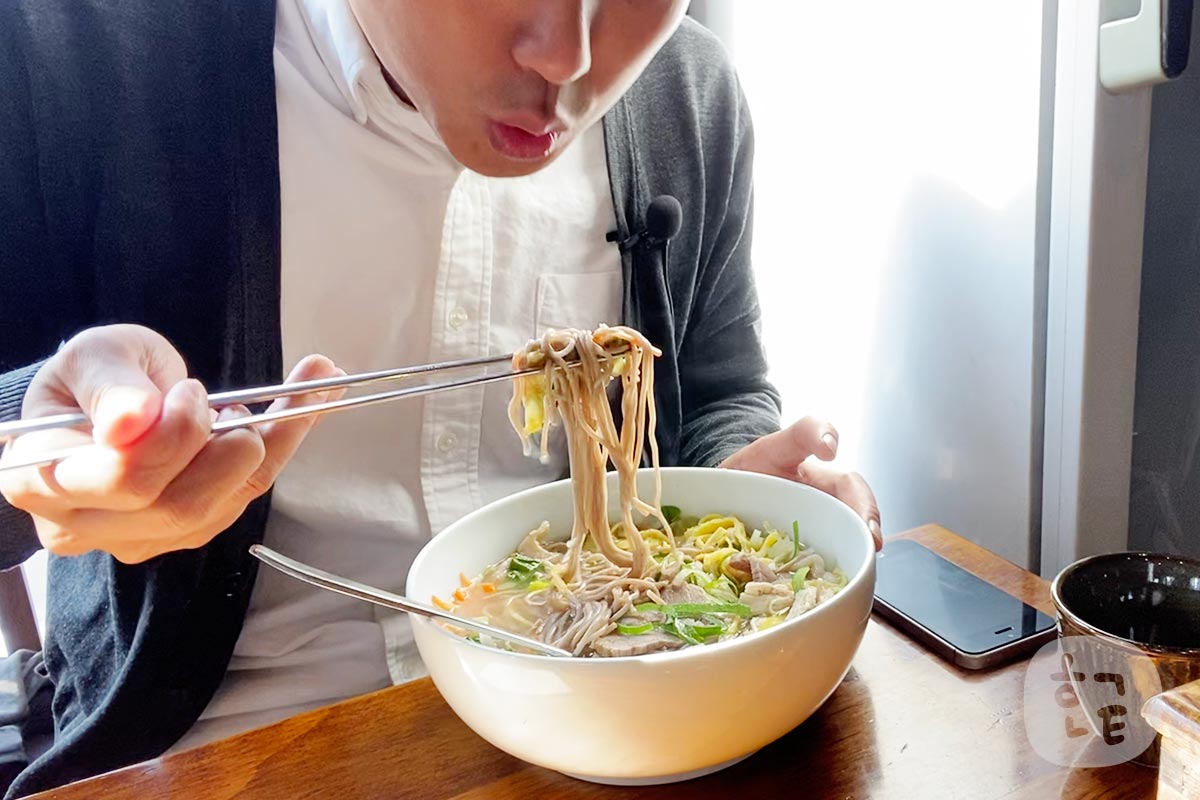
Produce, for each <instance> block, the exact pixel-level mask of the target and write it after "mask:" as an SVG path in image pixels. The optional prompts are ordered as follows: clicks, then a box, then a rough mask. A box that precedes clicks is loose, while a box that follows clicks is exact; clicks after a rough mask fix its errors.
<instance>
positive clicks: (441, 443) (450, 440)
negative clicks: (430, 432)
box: [437, 431, 458, 453]
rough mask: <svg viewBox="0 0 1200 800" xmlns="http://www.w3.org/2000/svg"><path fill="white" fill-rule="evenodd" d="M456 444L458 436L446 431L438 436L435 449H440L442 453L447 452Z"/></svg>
mask: <svg viewBox="0 0 1200 800" xmlns="http://www.w3.org/2000/svg"><path fill="white" fill-rule="evenodd" d="M457 445H458V437H457V436H455V435H454V434H453V433H450V432H449V431H446V432H445V433H443V434H442V435H441V436H439V437H438V440H437V449H438V450H441V451H442V452H443V453H449V452H450V451H451V450H453V449H454V448H455V446H457Z"/></svg>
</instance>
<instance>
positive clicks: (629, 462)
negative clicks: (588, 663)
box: [434, 327, 846, 656]
mask: <svg viewBox="0 0 1200 800" xmlns="http://www.w3.org/2000/svg"><path fill="white" fill-rule="evenodd" d="M657 355H659V351H658V350H657V349H655V348H654V346H653V345H651V344H650V342H648V341H647V340H646V339H645V337H643V336H642V335H641V334H640V333H638V332H637V331H635V330H632V329H630V328H625V327H616V328H609V327H601V328H599V329H597V330H596V331H595V332H587V331H578V330H561V331H548V332H547V333H546V334H545V335H544V336H543V337H542V339H541V340H540V341H535V342H531V343H530V344H529V346H527V347H526V348H525V349H524V350H522V351H520V352H518V353H517V354H516V355H515V356H514V358H513V368H514V369H517V370H525V369H529V368H531V367H532V368H538V367H542V368H543V369H542V371H541V372H539V373H532V374H530V375H525V376H522V377H520V378H518V379H517V381H516V385H515V386H514V390H513V398H512V401H511V403H510V404H509V417H510V419H511V421H512V423H513V427H514V429H515V430H516V431H517V433H518V434H519V435H520V437H521V440H522V443H523V446H524V448H525V452H526V454H527V455H528V454H531V453H532V452H533V449H534V443H533V437H534V436H539V437H540V442H539V443H538V448H539V450H540V453H541V456H542V457H543V459H544V458H546V456H547V453H548V450H547V448H548V438H549V433H550V430H551V429H552V428H553V427H554V426H556V425H561V426H562V428H563V431H564V433H565V434H566V439H567V450H568V455H569V463H570V468H571V483H572V489H573V494H574V518H573V522H572V528H571V535H570V537H569V538H568V539H567V540H566V541H554V540H552V539H551V537H550V526H549V524H547V523H543V524H542V525H540V526H539V527H538V528H537V529H535V530H534V531H532V532H531V533H530V534H529V535H528V536H526V537H525V539H524V540H523V541H522V542H521V544H520V546H519V547H518V548H517V551H516V553H514V554H513V555H512V556H510V557H508V558H506V559H504V560H503V561H501V562H499V563H497V564H494V565H492V566H490V567H488V569H486V570H484V572H483V574H482V575H480V576H479V577H478V578H476V579H475V580H474V581H470V582H469V584H468V585H467V586H466V587H465V588H462V589H458V590H456V591H455V593H454V599H455V603H454V604H453V606H452V607H453V609H454V611H455V612H456V613H458V614H460V615H464V616H469V617H473V618H477V619H480V620H482V621H485V622H487V623H488V624H491V625H495V626H498V627H502V628H505V629H508V630H512V631H514V632H517V633H523V634H525V635H527V636H533V637H536V638H538V639H540V640H541V641H544V642H546V643H548V644H552V645H555V646H558V647H562V648H565V649H568V650H570V651H571V652H573V653H575V654H576V655H599V656H624V655H640V654H643V653H652V652H658V651H663V650H674V649H677V648H680V647H686V646H689V645H699V644H707V643H711V642H716V641H723V640H725V639H729V638H733V637H736V636H741V635H744V634H747V633H752V632H755V631H759V630H765V629H766V628H769V627H771V626H772V625H775V624H778V623H779V622H782V621H784V620H785V619H788V618H791V617H794V616H797V615H798V614H802V613H804V612H806V611H808V610H810V609H811V608H813V607H815V606H816V605H817V604H819V603H821V602H824V601H825V600H828V599H829V598H830V597H832V596H833V595H834V594H836V592H837V591H839V590H840V589H841V588H842V587H843V586H844V585H845V584H846V576H845V575H844V574H842V573H841V572H840V571H839V570H836V569H834V570H829V569H828V568H827V565H826V564H825V561H824V559H823V558H822V557H821V555H820V554H818V553H816V552H814V551H812V550H810V549H807V548H805V547H804V546H803V544H802V543H801V541H800V531H799V526H798V525H797V524H795V523H793V528H792V532H791V535H788V534H787V533H781V532H780V531H777V530H775V529H774V528H772V527H770V526H769V525H766V524H764V525H763V527H762V528H761V529H752V530H748V529H747V527H746V525H745V524H744V522H743V521H742V520H740V519H738V518H736V517H732V516H728V515H721V514H711V515H708V516H705V517H702V518H699V519H696V518H692V519H687V518H684V517H683V516H682V514H681V513H680V512H679V510H678V509H674V508H672V507H669V506H667V507H663V505H662V483H661V480H660V478H659V466H658V447H657V444H656V442H655V438H654V433H655V410H654V358H655V356H657ZM618 377H619V378H620V379H621V390H622V395H621V415H620V416H621V422H620V425H619V426H618V425H617V423H616V420H615V419H614V415H613V411H612V407H611V406H610V404H609V400H608V394H607V392H606V389H607V387H608V385H609V384H610V383H611V382H612V381H613V380H614V379H615V378H618ZM647 439H648V440H649V447H650V452H649V456H650V463H651V465H652V466H653V469H654V478H655V482H654V498H653V500H652V501H651V502H646V501H644V500H642V499H641V498H640V497H639V496H638V492H637V485H636V477H637V470H638V467H639V466H640V465H641V462H642V457H643V454H644V448H645V445H646V442H647ZM610 463H611V464H612V466H613V469H614V470H615V471H616V473H617V486H618V491H619V493H620V496H619V503H618V508H619V511H618V515H617V520H616V521H615V523H613V524H611V525H610V522H609V518H608V482H607V478H606V475H607V469H608V465H609V464H610ZM635 515H636V518H635ZM434 600H435V602H440V601H438V598H434ZM481 641H484V640H481ZM487 643H488V644H492V645H495V646H498V647H505V646H507V645H503V644H502V643H498V642H493V641H487Z"/></svg>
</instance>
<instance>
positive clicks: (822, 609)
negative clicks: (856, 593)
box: [405, 467, 876, 669]
mask: <svg viewBox="0 0 1200 800" xmlns="http://www.w3.org/2000/svg"><path fill="white" fill-rule="evenodd" d="M651 469H652V468H651V467H641V468H639V469H638V475H639V476H640V475H642V474H643V473H648V472H650V471H651ZM661 469H662V472H663V474H664V475H665V474H666V473H669V472H670V473H676V474H681V473H696V472H705V473H708V472H715V471H722V472H729V473H734V474H739V475H752V476H754V477H753V478H751V480H763V481H767V482H772V481H774V482H777V483H778V484H784V485H787V486H789V487H795V488H797V489H799V490H800V491H801V492H802V493H804V492H808V493H811V494H813V495H816V496H820V497H822V498H824V499H825V500H828V501H831V502H833V503H836V504H837V505H839V506H841V508H842V509H843V512H844V513H846V514H849V515H850V517H851V518H852V519H853V520H854V521H855V523H856V525H855V528H856V530H857V531H858V532H859V533H860V534H861V535H862V537H863V541H864V542H865V544H866V546H867V558H865V559H863V562H862V564H860V565H859V568H858V569H857V570H856V571H855V573H854V575H853V576H851V577H850V579H849V580H848V581H847V582H846V585H845V586H843V587H842V589H841V591H839V592H838V593H837V594H836V595H834V596H833V597H831V598H830V599H829V600H827V601H825V602H824V603H821V604H820V605H819V606H817V607H816V608H813V609H811V610H810V611H807V612H805V613H803V614H801V615H800V616H798V617H796V618H795V619H788V620H784V621H783V622H781V623H779V624H778V625H774V626H772V627H770V628H768V629H767V630H765V631H756V632H755V633H754V634H753V635H747V636H738V637H736V638H733V639H728V640H726V641H724V642H716V643H715V644H706V645H698V646H693V647H682V648H680V649H678V650H670V651H667V652H659V653H645V654H642V655H636V656H608V657H606V658H583V657H575V656H572V657H571V658H556V657H554V656H548V655H539V654H536V653H519V652H516V651H513V650H502V649H500V648H498V647H490V646H488V645H485V644H482V643H480V642H473V641H471V640H470V639H466V638H464V637H462V636H457V635H455V634H454V633H451V632H450V631H448V630H446V628H445V627H444V626H442V625H437V624H435V623H434V621H433V620H429V619H425V618H420V619H417V618H414V619H413V624H414V625H415V624H427V625H430V626H432V627H433V628H434V629H435V630H436V631H437V633H438V634H440V635H442V636H447V637H449V638H450V639H451V640H453V641H455V642H457V643H458V644H461V645H465V646H468V647H477V648H480V649H481V650H483V651H485V652H488V653H503V654H504V655H506V656H513V657H516V658H520V659H534V660H535V661H536V662H537V663H539V664H545V663H549V662H555V663H558V662H566V663H574V664H611V663H621V664H629V663H649V664H652V665H653V664H663V665H666V664H672V663H675V662H678V661H680V660H682V659H687V658H696V657H699V656H701V655H703V654H705V653H711V652H714V651H717V650H720V651H722V652H723V651H725V650H730V649H733V648H734V647H739V646H745V642H747V641H756V642H761V641H769V639H768V638H767V637H772V636H779V635H781V634H782V632H783V631H784V630H785V629H788V628H791V627H794V624H795V623H797V622H799V621H801V620H804V619H809V618H812V617H814V616H816V617H818V618H819V617H820V616H827V615H828V614H831V613H833V611H832V609H833V608H834V607H835V605H836V604H838V603H839V602H840V601H841V600H842V598H843V597H846V596H848V595H849V594H851V592H850V591H849V590H850V589H851V588H852V587H857V586H859V585H860V584H862V583H863V582H864V581H865V580H866V576H867V574H868V573H869V572H871V570H872V568H873V567H874V564H875V555H876V550H875V541H874V537H873V536H872V535H871V531H870V529H869V528H867V523H866V521H865V520H864V519H863V518H862V517H860V516H859V515H858V514H857V513H855V511H854V509H852V508H850V506H848V505H846V504H845V503H844V502H842V501H841V500H839V499H838V498H836V497H834V496H832V495H830V494H827V493H825V492H822V491H821V490H819V489H814V488H813V487H811V486H808V485H807V484H803V483H799V482H797V481H792V480H788V479H787V478H780V477H778V476H776V475H767V474H765V473H761V472H750V471H746V470H731V469H724V468H722V467H662V468H661ZM609 474H611V473H609ZM570 480H571V479H570V478H562V479H560V480H557V481H551V482H550V483H543V484H540V485H538V486H532V487H530V488H528V489H522V490H521V491H519V492H515V493H514V494H511V495H507V496H505V497H501V498H499V499H497V500H494V501H492V502H491V503H488V504H487V505H484V506H481V507H479V508H477V509H475V510H474V511H472V512H471V513H469V514H467V515H466V516H463V517H461V518H460V519H458V520H456V521H455V522H454V523H452V525H461V524H466V523H467V522H468V521H469V520H471V519H472V518H473V517H475V516H477V515H482V514H484V513H485V512H486V511H487V509H489V508H491V507H492V506H493V505H495V504H496V503H502V502H517V501H518V500H519V499H520V498H522V497H524V496H526V495H529V494H534V493H537V492H543V491H548V490H549V487H552V486H558V485H561V484H569V483H570ZM739 480H740V478H739ZM434 541H436V537H434V539H431V540H430V542H429V543H430V544H432V542H434ZM427 555H428V545H427V546H426V547H422V548H421V550H420V552H418V553H417V556H416V558H415V559H413V563H412V566H410V567H409V570H408V574H409V575H412V574H414V573H415V572H417V571H418V567H419V566H420V565H421V564H422V563H423V562H424V559H425V558H426V556H427ZM405 583H406V585H405V592H406V593H407V592H408V587H407V579H406V582H405ZM869 613H870V612H869V610H868V615H869ZM584 669H588V667H584Z"/></svg>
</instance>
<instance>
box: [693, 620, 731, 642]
mask: <svg viewBox="0 0 1200 800" xmlns="http://www.w3.org/2000/svg"><path fill="white" fill-rule="evenodd" d="M687 627H688V630H689V631H691V632H692V633H693V634H695V635H696V636H700V637H703V638H705V639H707V638H708V637H709V636H720V635H721V634H722V633H724V632H725V626H724V625H720V624H717V623H712V624H711V625H710V624H704V623H699V624H695V625H688V626H687Z"/></svg>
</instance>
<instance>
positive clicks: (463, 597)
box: [454, 589, 467, 603]
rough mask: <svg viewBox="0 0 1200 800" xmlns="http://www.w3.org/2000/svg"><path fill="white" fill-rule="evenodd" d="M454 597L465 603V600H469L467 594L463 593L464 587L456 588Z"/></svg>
mask: <svg viewBox="0 0 1200 800" xmlns="http://www.w3.org/2000/svg"><path fill="white" fill-rule="evenodd" d="M454 599H455V600H457V601H458V602H460V603H465V602H467V596H466V595H465V594H463V590H462V589H455V590H454Z"/></svg>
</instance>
